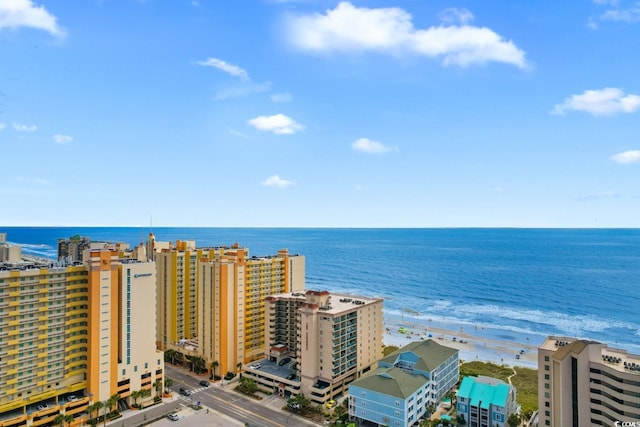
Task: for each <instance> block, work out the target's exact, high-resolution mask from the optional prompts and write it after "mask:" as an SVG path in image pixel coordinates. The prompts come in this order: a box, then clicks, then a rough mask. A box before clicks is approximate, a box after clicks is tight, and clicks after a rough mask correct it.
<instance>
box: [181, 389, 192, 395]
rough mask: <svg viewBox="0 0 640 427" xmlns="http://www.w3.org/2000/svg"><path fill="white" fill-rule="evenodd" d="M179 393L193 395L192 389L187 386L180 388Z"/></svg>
mask: <svg viewBox="0 0 640 427" xmlns="http://www.w3.org/2000/svg"><path fill="white" fill-rule="evenodd" d="M179 393H180V394H181V395H183V396H191V391H190V390H187V389H186V388H181V389H180V390H179Z"/></svg>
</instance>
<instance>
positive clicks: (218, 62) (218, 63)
mask: <svg viewBox="0 0 640 427" xmlns="http://www.w3.org/2000/svg"><path fill="white" fill-rule="evenodd" d="M197 64H198V65H202V66H205V67H213V68H217V69H218V70H220V71H224V72H225V73H227V74H229V75H231V76H233V77H238V78H240V79H241V80H244V81H249V74H248V73H247V72H246V71H245V70H243V69H242V68H240V67H238V66H237V65H233V64H229V63H228V62H225V61H223V60H222V59H217V58H207V59H206V60H205V61H198V62H197Z"/></svg>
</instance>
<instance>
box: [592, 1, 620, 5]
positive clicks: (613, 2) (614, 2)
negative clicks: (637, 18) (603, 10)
mask: <svg viewBox="0 0 640 427" xmlns="http://www.w3.org/2000/svg"><path fill="white" fill-rule="evenodd" d="M593 2H594V3H595V4H605V5H606V4H608V5H611V6H615V5H617V4H618V0H593Z"/></svg>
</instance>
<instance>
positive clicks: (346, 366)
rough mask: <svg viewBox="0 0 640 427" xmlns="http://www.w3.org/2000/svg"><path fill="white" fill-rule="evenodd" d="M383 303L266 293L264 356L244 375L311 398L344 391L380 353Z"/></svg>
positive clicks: (308, 293) (327, 397) (312, 293)
mask: <svg viewBox="0 0 640 427" xmlns="http://www.w3.org/2000/svg"><path fill="white" fill-rule="evenodd" d="M382 302H383V301H382V299H379V298H364V297H353V296H347V295H337V294H333V295H332V294H330V293H329V292H327V291H321V292H318V291H311V290H308V291H304V292H290V293H286V294H279V295H273V296H269V297H267V298H266V305H267V306H266V311H265V327H266V331H265V336H266V342H265V344H266V347H265V350H264V354H265V355H266V356H267V357H266V358H264V359H262V361H261V362H260V363H259V364H257V365H256V364H253V365H252V366H250V367H249V369H247V370H246V371H245V373H244V375H246V376H249V377H251V378H253V379H254V380H255V381H256V383H257V384H258V386H259V387H260V388H261V389H263V390H265V391H269V392H276V393H279V394H280V395H284V396H288V395H291V394H298V393H302V394H304V395H305V396H306V397H307V398H309V399H310V400H311V401H312V402H314V403H325V402H327V401H329V400H331V399H333V398H334V397H336V396H337V395H340V394H344V393H346V391H347V387H348V385H349V384H350V383H351V382H352V381H354V380H355V379H357V378H359V377H360V376H361V375H362V374H363V373H365V372H368V371H369V370H371V369H374V368H375V366H376V361H377V360H378V359H379V358H380V357H381V356H382V333H383V332H382ZM283 363H284V364H283ZM262 365H266V366H273V367H274V369H270V368H266V366H262Z"/></svg>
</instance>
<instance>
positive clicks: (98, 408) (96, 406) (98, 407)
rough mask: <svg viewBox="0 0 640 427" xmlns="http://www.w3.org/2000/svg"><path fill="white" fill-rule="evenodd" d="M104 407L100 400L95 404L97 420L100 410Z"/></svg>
mask: <svg viewBox="0 0 640 427" xmlns="http://www.w3.org/2000/svg"><path fill="white" fill-rule="evenodd" d="M103 407H104V403H102V402H101V401H99V400H98V401H97V402H96V403H94V404H93V410H94V411H96V418H98V417H99V416H100V409H102V408H103Z"/></svg>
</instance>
